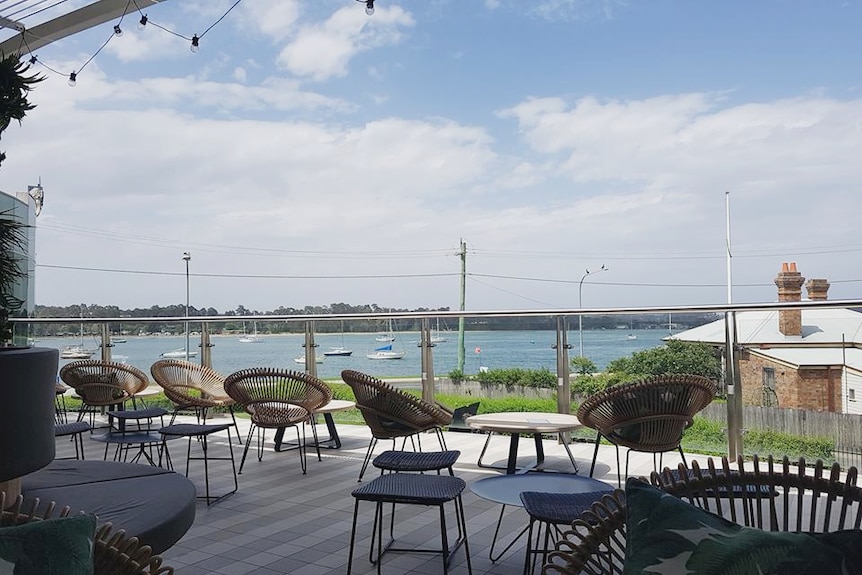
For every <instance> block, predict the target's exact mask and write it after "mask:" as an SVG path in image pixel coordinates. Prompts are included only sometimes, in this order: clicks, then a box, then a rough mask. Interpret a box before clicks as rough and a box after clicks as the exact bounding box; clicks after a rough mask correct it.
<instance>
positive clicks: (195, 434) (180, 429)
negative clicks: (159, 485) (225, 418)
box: [159, 422, 239, 506]
mask: <svg viewBox="0 0 862 575" xmlns="http://www.w3.org/2000/svg"><path fill="white" fill-rule="evenodd" d="M233 426H234V424H233V423H232V422H231V423H218V424H214V425H201V424H196V423H175V424H173V425H168V426H166V427H163V428H161V429H159V433H161V435H162V447H161V452H160V456H161V455H164V458H165V465H166V466H167V468H168V469H173V463H172V462H171V454H170V452H169V451H168V440H169V439H176V438H179V437H188V438H189V447H188V450H187V451H186V477H188V476H189V461H192V460H197V461H201V460H203V462H204V483H205V485H206V492H205V493H206V495H204V496H203V497H200V496H198V499H206V501H207V505H208V506H209V505H212V504H213V503H216V502H218V501H221V500H222V499H224V498H225V497H227V496H228V495H232V494H234V493H236V492H237V490H238V489H239V483H237V479H236V463H235V462H234V460H233V443H231V440H230V430H231V428H232V427H233ZM219 431H227V445H228V448H229V449H230V457H211V456H210V455H209V450H208V449H207V436H209V435H212V434H213V433H217V432H219ZM194 438H197V439H199V440H200V442H201V449H202V450H203V457H192V439H194ZM211 460H219V461H227V460H230V464H231V467H232V468H233V491H228V492H227V493H224V494H222V495H219V496H218V497H216V496H214V495H212V496H211V495H210V472H209V462H210V461H211Z"/></svg>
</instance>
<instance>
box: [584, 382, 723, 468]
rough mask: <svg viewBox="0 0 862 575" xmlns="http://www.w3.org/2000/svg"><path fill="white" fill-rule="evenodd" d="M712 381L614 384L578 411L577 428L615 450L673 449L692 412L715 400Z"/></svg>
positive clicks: (587, 401) (649, 450) (680, 437)
mask: <svg viewBox="0 0 862 575" xmlns="http://www.w3.org/2000/svg"><path fill="white" fill-rule="evenodd" d="M715 392H716V385H715V383H714V382H713V381H711V380H709V379H707V378H705V377H701V376H697V375H679V374H668V375H660V376H655V377H650V378H648V379H643V380H640V381H635V382H632V383H624V384H621V385H615V386H613V387H609V388H608V389H606V390H604V391H602V392H599V393H597V394H595V395H592V396H590V397H588V398H587V399H586V400H585V401H584V402H583V403H582V404H581V405H580V407H579V408H578V412H577V416H578V419H579V420H580V422H581V423H583V424H584V425H586V426H587V427H591V428H593V429H595V430H596V431H598V432H599V433H601V434H602V436H604V437H605V438H606V439H607V440H608V441H610V442H611V443H614V444H616V445H621V446H624V447H629V448H631V449H634V450H637V451H647V452H661V451H670V450H673V449H676V448H677V447H678V446H679V444H680V441H681V440H682V434H683V432H684V431H685V430H686V428H687V427H689V426H690V425H691V423H692V421H693V418H694V416H695V414H696V413H697V412H699V411H700V410H702V409H703V408H704V407H706V406H707V405H709V403H710V402H711V401H712V400H713V398H714V397H715Z"/></svg>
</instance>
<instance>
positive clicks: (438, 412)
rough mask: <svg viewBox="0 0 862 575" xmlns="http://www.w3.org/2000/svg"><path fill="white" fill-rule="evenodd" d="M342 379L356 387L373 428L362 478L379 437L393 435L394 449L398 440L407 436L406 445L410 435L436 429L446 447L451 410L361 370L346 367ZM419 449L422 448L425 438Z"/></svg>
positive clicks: (367, 420) (357, 404)
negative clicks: (405, 391) (444, 437)
mask: <svg viewBox="0 0 862 575" xmlns="http://www.w3.org/2000/svg"><path fill="white" fill-rule="evenodd" d="M341 379H343V380H344V382H345V383H346V384H347V385H349V386H350V388H351V389H352V390H353V395H354V396H355V397H356V407H357V408H358V409H359V411H360V412H361V413H362V417H363V418H364V419H365V423H366V424H367V425H368V427H369V428H371V443H370V444H369V445H368V451H367V452H366V453H365V460H364V461H363V462H362V469H361V470H360V471H359V481H362V476H363V475H365V470H366V468H367V467H368V463H369V462H370V461H371V456H372V455H373V453H374V446H375V445H376V444H377V441H378V440H379V439H391V440H392V446H393V449H394V448H395V440H396V439H398V438H403V439H404V442H403V443H402V446H401V447H402V449H403V448H404V445H405V444H406V442H407V438H408V437H410V438H412V437H413V436H415V435H417V434H419V433H422V432H423V431H431V430H434V432H435V433H436V434H437V440H438V441H439V442H440V447H441V448H442V449H443V451H445V450H446V441H445V439H443V431H442V427H443V426H446V425H449V424H450V423H451V422H452V414H451V413H449V412H447V411H446V410H444V409H441V408H440V407H438V406H436V405H434V404H432V403H428V402H426V401H422V400H421V399H419V398H418V397H415V396H413V395H410V394H409V393H404V392H403V391H400V390H398V389H395V388H394V387H392V386H390V385H388V384H386V383H385V382H383V381H381V380H379V379H377V378H375V377H371V376H370V375H366V374H364V373H360V372H358V371H353V370H350V369H345V370H344V371H342V372H341ZM419 450H420V451H421V450H422V444H421V442H420V443H419Z"/></svg>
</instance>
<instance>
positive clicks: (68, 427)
mask: <svg viewBox="0 0 862 575" xmlns="http://www.w3.org/2000/svg"><path fill="white" fill-rule="evenodd" d="M88 431H90V424H89V423H87V422H86V421H74V422H72V423H57V424H55V425H54V437H67V436H69V435H71V436H72V441H73V442H74V443H75V459H84V433H86V432H88ZM56 459H72V458H71V457H57V458H56Z"/></svg>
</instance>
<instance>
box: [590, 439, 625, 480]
mask: <svg viewBox="0 0 862 575" xmlns="http://www.w3.org/2000/svg"><path fill="white" fill-rule="evenodd" d="M601 443H602V434H601V433H596V448H595V449H594V450H593V463H592V464H591V465H590V477H592V476H593V472H594V471H595V470H596V460H597V459H598V458H599V445H600V444H601ZM617 467H619V462H617Z"/></svg>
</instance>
